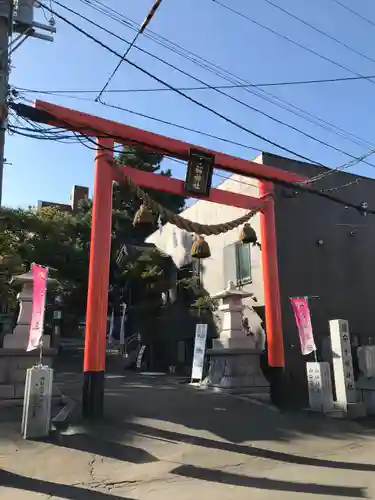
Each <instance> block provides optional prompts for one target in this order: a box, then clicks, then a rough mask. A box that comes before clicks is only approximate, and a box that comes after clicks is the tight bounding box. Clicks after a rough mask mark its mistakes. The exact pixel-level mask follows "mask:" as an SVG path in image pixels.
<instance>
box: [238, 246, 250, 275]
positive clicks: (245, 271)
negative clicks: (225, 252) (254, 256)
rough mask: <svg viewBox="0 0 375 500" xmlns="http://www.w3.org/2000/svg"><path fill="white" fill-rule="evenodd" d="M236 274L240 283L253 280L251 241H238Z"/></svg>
mask: <svg viewBox="0 0 375 500" xmlns="http://www.w3.org/2000/svg"><path fill="white" fill-rule="evenodd" d="M235 245H236V274H237V282H238V284H243V283H249V282H250V281H251V254H250V243H236V244H235Z"/></svg>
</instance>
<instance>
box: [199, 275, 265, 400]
mask: <svg viewBox="0 0 375 500" xmlns="http://www.w3.org/2000/svg"><path fill="white" fill-rule="evenodd" d="M252 295H253V294H252V293H248V292H244V291H242V290H237V289H236V288H235V287H234V285H233V283H232V282H230V283H229V284H228V287H227V289H226V290H224V291H223V292H220V293H218V294H217V295H214V296H213V298H215V299H220V300H221V301H222V304H221V305H220V306H219V310H220V311H221V312H222V313H223V321H222V330H221V332H220V337H219V339H216V340H214V341H213V349H210V350H208V351H207V355H208V356H209V371H208V376H207V379H206V380H205V385H206V386H208V387H214V388H217V389H223V390H230V391H231V392H247V393H257V394H263V393H266V394H268V392H269V384H268V382H267V380H266V379H265V377H264V376H263V373H262V370H261V368H260V354H261V351H260V350H258V349H255V341H254V339H253V338H252V337H250V336H247V335H246V332H245V331H244V328H243V324H242V312H243V310H244V305H243V303H242V299H244V298H245V297H251V296H252Z"/></svg>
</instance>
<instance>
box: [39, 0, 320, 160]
mask: <svg viewBox="0 0 375 500" xmlns="http://www.w3.org/2000/svg"><path fill="white" fill-rule="evenodd" d="M55 3H58V2H56V1H55ZM43 5H44V4H43ZM44 7H45V8H46V9H47V10H51V13H52V14H54V15H55V16H56V17H58V18H59V19H61V20H62V21H63V22H65V23H66V24H68V25H69V26H71V27H72V28H74V29H76V30H77V31H78V32H80V33H81V34H83V35H85V36H86V37H87V38H89V39H90V40H92V41H93V42H94V43H96V44H98V45H100V46H101V47H102V48H104V49H106V50H107V51H108V52H110V53H112V54H113V55H116V56H117V57H120V58H121V57H122V56H121V54H119V53H118V52H117V51H115V50H114V49H112V48H111V47H110V46H109V45H107V44H105V43H103V42H102V41H100V40H99V39H97V38H96V37H95V36H93V35H91V34H90V33H88V32H87V31H86V30H84V29H82V28H81V27H79V26H78V25H76V24H75V23H73V22H72V21H70V20H68V19H67V18H66V17H64V16H62V15H61V14H60V13H57V12H56V11H54V10H53V9H49V8H48V7H47V6H46V5H44ZM126 63H127V64H129V65H131V66H133V67H134V68H136V69H138V70H139V71H141V72H142V73H143V74H145V75H147V76H149V77H150V78H152V79H154V80H155V81H157V82H158V83H160V84H162V85H165V86H166V87H168V88H170V89H173V90H174V91H175V92H176V93H177V94H178V95H180V96H182V97H184V98H185V99H187V100H188V101H190V102H192V103H194V104H196V105H197V106H199V107H200V108H202V109H205V110H206V111H209V112H210V113H212V114H214V115H216V116H217V117H219V118H221V119H222V120H224V121H225V122H227V123H229V124H231V125H233V126H235V127H236V128H238V129H240V130H243V131H244V132H247V133H248V134H250V135H253V136H254V137H258V139H262V140H264V141H265V142H267V143H269V144H272V145H273V146H275V147H277V148H279V149H281V150H283V151H285V152H287V153H290V154H292V155H293V156H297V157H299V158H302V159H304V160H306V161H308V162H309V163H316V162H315V161H314V160H312V159H311V158H309V157H307V156H305V155H302V154H300V153H297V152H295V151H293V150H292V149H290V148H286V147H285V146H282V145H281V144H278V143H277V142H275V141H272V140H271V139H268V138H266V137H264V136H262V135H261V134H258V133H256V132H254V131H253V130H251V129H250V128H248V127H246V126H244V125H241V124H240V123H238V122H236V121H235V120H232V119H231V118H229V117H228V116H226V115H224V114H223V113H221V112H219V111H217V110H215V109H214V108H211V107H210V106H207V105H206V104H204V103H202V102H201V101H198V100H197V99H194V98H193V97H191V96H189V95H187V94H185V93H184V92H182V91H180V90H177V89H176V88H175V87H173V86H172V85H171V84H169V83H168V82H166V81H165V80H163V79H161V78H159V77H158V76H156V75H154V74H153V73H151V72H150V71H148V70H146V69H145V68H143V67H142V66H140V65H139V64H137V63H135V62H133V61H129V60H128V59H127V60H126Z"/></svg>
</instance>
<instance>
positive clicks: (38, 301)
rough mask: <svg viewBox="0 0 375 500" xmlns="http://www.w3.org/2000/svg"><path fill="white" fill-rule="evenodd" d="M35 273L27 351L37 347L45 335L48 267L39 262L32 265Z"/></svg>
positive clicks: (33, 273)
mask: <svg viewBox="0 0 375 500" xmlns="http://www.w3.org/2000/svg"><path fill="white" fill-rule="evenodd" d="M31 270H32V275H33V307H32V316H31V325H30V334H29V343H28V345H27V349H26V351H33V350H34V349H37V348H38V347H39V346H40V344H41V340H42V337H43V328H44V312H45V308H46V294H47V279H48V268H46V267H44V266H40V265H39V264H33V265H32V269H31Z"/></svg>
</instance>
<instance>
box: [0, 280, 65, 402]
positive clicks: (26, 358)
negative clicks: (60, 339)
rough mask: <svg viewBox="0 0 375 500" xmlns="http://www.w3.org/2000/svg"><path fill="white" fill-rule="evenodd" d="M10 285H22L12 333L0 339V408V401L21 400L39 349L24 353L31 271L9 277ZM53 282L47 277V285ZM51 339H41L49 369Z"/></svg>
mask: <svg viewBox="0 0 375 500" xmlns="http://www.w3.org/2000/svg"><path fill="white" fill-rule="evenodd" d="M12 282H13V283H16V284H20V285H22V290H21V292H20V293H19V294H18V296H17V298H18V300H19V302H20V312H19V316H18V319H17V325H16V327H15V329H14V332H13V333H12V334H7V335H5V336H4V340H3V347H2V349H0V405H1V403H2V402H3V401H4V400H13V401H16V400H20V401H22V399H23V396H24V390H25V382H26V371H27V369H28V368H31V367H33V366H35V365H37V364H38V363H39V349H36V350H34V351H31V352H26V348H27V344H28V339H29V332H30V323H31V315H32V300H33V276H32V273H31V271H29V272H28V273H24V274H21V275H19V276H15V277H13V278H12ZM54 283H56V280H53V279H51V278H48V281H47V285H52V284H54ZM50 342H51V338H50V336H49V335H45V336H44V337H43V364H44V365H48V366H49V367H52V365H53V360H54V357H55V356H56V354H57V349H51V348H50Z"/></svg>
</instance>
